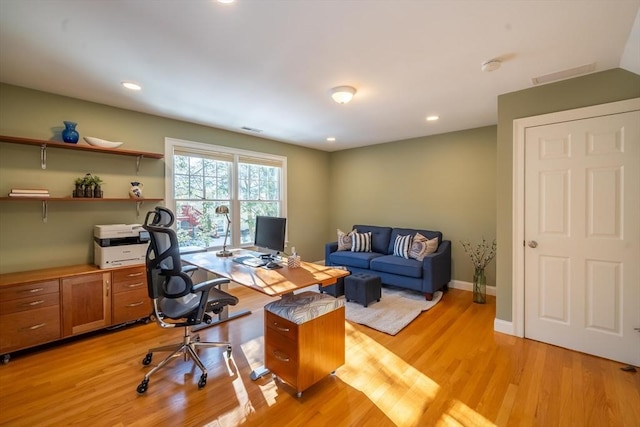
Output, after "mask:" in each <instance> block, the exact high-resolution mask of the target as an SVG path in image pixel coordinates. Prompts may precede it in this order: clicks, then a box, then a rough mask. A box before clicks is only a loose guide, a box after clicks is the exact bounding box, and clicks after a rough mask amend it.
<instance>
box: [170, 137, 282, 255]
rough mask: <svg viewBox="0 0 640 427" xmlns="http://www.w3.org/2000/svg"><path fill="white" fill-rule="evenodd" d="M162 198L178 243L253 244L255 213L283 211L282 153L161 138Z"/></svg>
mask: <svg viewBox="0 0 640 427" xmlns="http://www.w3.org/2000/svg"><path fill="white" fill-rule="evenodd" d="M165 161H166V177H167V180H166V183H167V184H166V191H165V194H166V203H167V207H169V209H171V210H172V211H173V212H174V213H175V216H176V232H177V234H178V241H179V243H180V246H181V247H193V248H195V247H197V248H219V247H222V245H223V243H224V239H225V233H226V231H227V217H226V216H225V215H218V214H216V213H215V210H216V207H218V206H228V207H229V220H230V221H231V226H230V228H229V238H228V239H227V246H228V247H241V246H250V245H252V244H253V236H254V231H255V218H256V216H258V215H267V216H286V203H285V194H286V165H287V163H286V162H287V159H286V157H281V156H275V155H271V154H264V153H258V152H251V151H246V150H239V149H232V148H228V147H221V146H216V145H210V144H203V143H197V142H190V141H182V140H177V139H172V138H166V139H165Z"/></svg>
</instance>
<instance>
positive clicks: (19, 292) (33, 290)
mask: <svg viewBox="0 0 640 427" xmlns="http://www.w3.org/2000/svg"><path fill="white" fill-rule="evenodd" d="M58 292H60V285H59V283H58V279H55V280H47V281H45V282H35V283H28V284H26V285H18V286H10V287H3V288H0V301H7V300H12V299H18V298H27V297H30V296H34V295H44V294H52V293H58Z"/></svg>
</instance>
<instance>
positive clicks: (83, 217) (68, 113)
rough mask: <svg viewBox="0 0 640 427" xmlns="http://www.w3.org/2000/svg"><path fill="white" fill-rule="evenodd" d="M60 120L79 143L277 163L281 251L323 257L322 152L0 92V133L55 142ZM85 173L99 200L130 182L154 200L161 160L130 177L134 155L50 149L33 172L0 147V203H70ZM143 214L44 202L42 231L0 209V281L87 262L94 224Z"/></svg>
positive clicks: (19, 148)
mask: <svg viewBox="0 0 640 427" xmlns="http://www.w3.org/2000/svg"><path fill="white" fill-rule="evenodd" d="M63 120H72V121H75V122H77V123H78V127H77V129H78V131H79V132H80V136H81V138H82V136H95V137H99V138H103V139H107V140H111V141H123V142H124V145H123V146H122V147H121V148H122V149H130V150H139V151H149V152H158V153H163V152H164V138H165V137H173V138H178V139H185V140H191V141H198V142H205V143H211V144H216V145H224V146H230V147H237V148H242V149H247V150H255V151H262V152H266V153H271V154H278V155H282V156H286V157H287V165H288V183H287V186H288V188H287V191H288V196H287V198H288V217H289V221H288V232H289V235H288V237H289V245H290V246H296V250H297V251H298V252H299V253H300V254H301V255H302V256H303V258H304V259H307V260H320V259H322V258H323V257H324V254H323V245H322V244H319V243H318V242H324V241H325V239H326V235H327V230H328V228H327V225H328V223H329V217H328V215H329V211H328V209H327V208H326V207H327V205H328V195H329V193H330V191H329V184H328V183H329V160H330V154H329V153H326V152H323V151H318V150H312V149H309V148H304V147H299V146H295V145H291V144H284V143H280V142H276V141H272V140H268V139H264V138H257V137H254V136H251V135H245V134H241V133H234V132H229V131H224V130H220V129H214V128H210V127H206V126H200V125H196V124H191V123H186V122H182V121H178V120H171V119H165V118H161V117H157V116H152V115H148V114H142V113H137V112H133V111H128V110H123V109H119V108H113V107H109V106H105V105H100V104H95V103H91V102H85V101H81V100H77V99H72V98H67V97H63V96H58V95H53V94H49V93H44V92H39V91H34V90H29V89H25V88H20V87H16V86H9V85H0V134H2V135H10V136H22V137H31V138H37V139H44V140H48V139H54V138H55V139H57V140H58V141H60V132H61V130H62V128H63V125H62V121H63ZM83 143H84V142H83ZM86 172H91V173H93V174H96V175H99V176H100V177H101V178H102V179H103V180H104V181H105V185H104V187H103V191H104V196H105V197H128V194H127V193H128V189H129V187H130V185H129V182H131V181H134V180H135V181H140V182H142V183H143V184H144V195H145V196H147V197H159V198H162V197H164V160H159V161H158V160H151V159H143V160H142V162H141V167H140V171H139V174H138V175H136V168H135V157H125V156H116V155H109V154H99V153H88V152H85V151H75V150H64V149H55V148H52V149H49V150H47V169H46V170H42V169H41V168H40V149H39V147H37V146H26V145H18V144H9V143H0V194H1V195H6V194H7V193H8V192H9V191H10V189H11V188H14V187H37V188H42V187H44V188H48V189H49V190H50V192H51V194H52V196H55V197H64V196H71V192H72V190H73V181H74V179H75V178H76V177H79V176H82V175H84V174H85V173H86ZM153 206H155V204H153V203H145V204H144V205H143V206H142V209H141V213H142V216H141V217H136V210H135V205H134V204H131V203H120V202H92V203H72V202H50V203H49V204H48V221H47V223H46V224H45V223H43V222H42V208H41V205H40V203H39V202H34V201H24V202H23V201H18V202H16V201H11V202H7V201H0V273H8V272H13V271H22V270H31V269H38V268H45V267H52V266H60V265H71V264H82V263H90V262H93V243H92V242H93V241H92V236H93V225H94V224H113V223H125V224H131V223H140V222H141V221H142V220H143V215H144V213H145V212H146V211H147V210H149V209H151V208H153Z"/></svg>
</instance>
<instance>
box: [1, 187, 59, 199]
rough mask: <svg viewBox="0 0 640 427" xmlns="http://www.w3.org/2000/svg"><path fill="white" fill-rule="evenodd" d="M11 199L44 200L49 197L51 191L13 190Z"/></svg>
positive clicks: (10, 195) (33, 189)
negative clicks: (30, 198) (43, 198)
mask: <svg viewBox="0 0 640 427" xmlns="http://www.w3.org/2000/svg"><path fill="white" fill-rule="evenodd" d="M9 197H33V198H36V199H38V198H42V197H49V190H40V189H35V188H12V189H11V193H9Z"/></svg>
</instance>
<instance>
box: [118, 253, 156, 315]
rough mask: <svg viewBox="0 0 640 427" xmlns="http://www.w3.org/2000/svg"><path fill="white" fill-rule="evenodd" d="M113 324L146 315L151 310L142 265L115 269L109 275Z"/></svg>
mask: <svg viewBox="0 0 640 427" xmlns="http://www.w3.org/2000/svg"><path fill="white" fill-rule="evenodd" d="M111 280H112V286H111V287H112V290H113V304H112V321H113V323H114V324H118V323H125V322H130V321H133V320H137V319H142V318H144V317H148V316H149V314H150V313H151V311H152V306H151V299H150V298H149V294H148V293H147V279H146V271H145V267H144V266H142V265H141V266H136V267H129V268H125V269H122V270H115V271H113V273H112V275H111Z"/></svg>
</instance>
